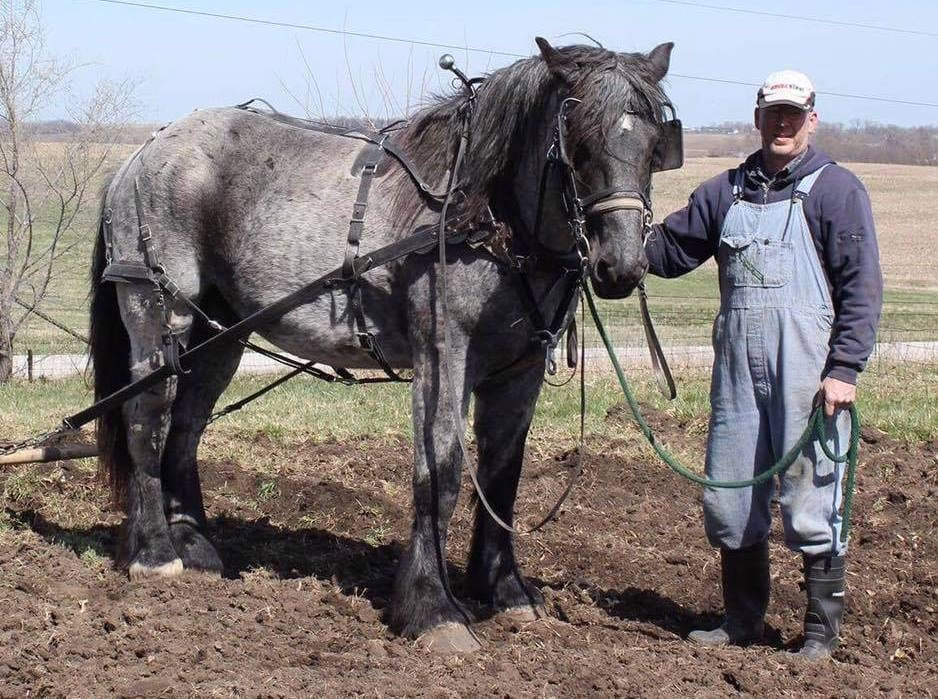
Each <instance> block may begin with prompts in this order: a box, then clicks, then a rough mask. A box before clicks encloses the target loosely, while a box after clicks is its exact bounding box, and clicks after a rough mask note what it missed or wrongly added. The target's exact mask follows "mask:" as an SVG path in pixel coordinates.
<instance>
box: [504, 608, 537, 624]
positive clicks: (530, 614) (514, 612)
mask: <svg viewBox="0 0 938 699" xmlns="http://www.w3.org/2000/svg"><path fill="white" fill-rule="evenodd" d="M499 616H504V617H507V618H508V619H511V620H512V621H516V622H519V623H528V622H531V621H537V620H538V619H546V618H547V611H546V610H545V609H544V607H543V606H541V605H532V604H519V605H517V606H515V607H507V608H506V609H503V610H501V611H500V612H499Z"/></svg>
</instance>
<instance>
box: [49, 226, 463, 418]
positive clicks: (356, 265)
mask: <svg viewBox="0 0 938 699" xmlns="http://www.w3.org/2000/svg"><path fill="white" fill-rule="evenodd" d="M454 237H455V236H454ZM447 238H449V232H447ZM463 239H464V237H463ZM436 242H437V228H435V227H427V228H425V229H423V230H421V231H418V232H417V233H414V234H413V235H411V236H409V237H407V238H404V239H403V240H399V241H397V242H394V243H391V244H390V245H385V246H384V247H382V248H378V249H377V250H374V251H372V252H370V253H368V254H366V255H363V256H361V257H358V258H356V259H355V261H354V262H353V263H352V272H353V275H354V277H359V276H361V275H362V274H364V273H365V272H367V271H368V270H370V269H373V268H374V267H380V266H381V265H385V264H388V263H389V262H393V261H394V260H398V259H400V258H402V257H406V256H407V255H409V254H411V253H413V252H417V251H418V250H421V249H426V248H427V247H429V246H431V245H433V244H434V243H436ZM347 281H348V280H347V279H345V278H343V277H342V270H341V268H338V269H334V270H332V271H331V272H328V273H326V274H324V275H322V276H321V277H319V278H317V279H314V280H313V281H311V282H310V283H308V284H306V285H305V286H303V287H301V288H299V289H297V290H296V291H294V292H293V293H292V294H288V295H287V296H284V297H283V298H281V299H280V300H278V301H275V302H274V303H272V304H270V305H269V306H265V307H264V308H262V309H260V310H258V311H256V312H254V313H252V314H251V315H249V316H247V317H246V318H242V319H241V320H240V321H238V322H237V323H235V324H234V325H232V326H230V327H228V328H227V329H225V330H223V331H222V332H219V333H218V334H217V335H213V336H212V337H210V338H208V339H206V340H204V341H203V342H201V343H200V344H198V345H196V346H195V347H192V348H188V349H185V351H183V352H182V353H181V354H180V355H179V359H181V360H182V359H194V358H196V357H198V356H201V355H203V354H206V353H207V352H208V351H209V350H211V349H212V348H213V347H215V346H216V345H218V344H219V343H224V342H230V341H234V340H238V339H241V338H244V337H247V336H248V335H250V334H251V333H252V332H253V331H254V330H255V329H257V328H259V327H261V326H262V325H264V324H265V323H269V322H270V321H272V320H275V319H277V318H279V317H281V316H283V315H286V314H287V313H289V312H290V311H292V310H294V309H295V308H299V307H300V306H302V305H304V304H307V303H309V302H310V301H313V300H315V299H316V298H317V297H318V296H319V294H320V293H322V291H323V290H325V289H332V288H334V287H335V286H337V285H338V284H342V283H345V282H347ZM172 374H173V371H172V369H171V368H170V367H169V366H167V365H166V364H163V365H162V366H160V368H158V369H156V370H155V371H154V372H152V373H150V374H147V375H146V376H144V377H143V378H141V379H138V380H137V381H135V382H133V383H131V384H128V385H127V386H124V387H123V388H121V389H119V390H117V391H115V392H114V393H112V394H111V395H109V396H107V397H105V398H103V399H102V400H100V401H98V402H97V403H95V404H94V405H92V406H90V407H88V408H85V409H84V410H82V411H80V412H77V413H75V414H74V415H70V416H69V417H66V418H65V419H64V420H63V421H62V424H63V426H64V427H67V428H74V429H77V428H79V427H81V426H83V425H86V424H88V423H89V422H91V421H92V420H94V419H95V418H97V417H99V416H100V415H103V414H105V413H107V412H109V411H111V410H113V409H114V408H115V407H117V406H119V405H121V404H122V403H124V402H125V401H127V400H128V399H130V398H133V397H134V396H136V395H139V394H140V393H142V392H143V391H145V390H147V389H148V388H150V387H151V386H153V385H155V384H157V383H159V382H160V381H163V380H164V379H166V378H168V377H169V376H171V375H172Z"/></svg>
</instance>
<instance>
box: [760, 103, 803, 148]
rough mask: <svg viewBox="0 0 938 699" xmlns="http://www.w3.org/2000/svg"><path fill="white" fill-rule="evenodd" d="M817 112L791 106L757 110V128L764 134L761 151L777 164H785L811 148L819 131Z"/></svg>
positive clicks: (784, 105)
mask: <svg viewBox="0 0 938 699" xmlns="http://www.w3.org/2000/svg"><path fill="white" fill-rule="evenodd" d="M817 119H818V118H817V113H816V112H815V111H814V110H813V109H812V110H811V111H808V112H806V111H804V110H803V109H799V108H798V107H793V106H791V105H788V104H777V105H773V106H771V107H762V108H759V107H756V111H755V122H756V128H757V129H759V132H760V133H761V134H762V152H763V153H764V154H765V155H766V156H769V157H770V158H771V160H773V161H775V162H776V163H785V162H787V161H789V160H791V159H792V158H794V157H795V156H796V155H799V154H800V153H801V152H802V151H803V150H804V149H805V148H807V147H808V139H809V138H810V137H811V135H812V134H813V133H814V132H815V131H816V130H817Z"/></svg>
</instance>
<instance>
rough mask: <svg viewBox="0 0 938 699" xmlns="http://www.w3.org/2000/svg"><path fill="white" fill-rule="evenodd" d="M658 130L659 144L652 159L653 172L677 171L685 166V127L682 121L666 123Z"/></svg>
mask: <svg viewBox="0 0 938 699" xmlns="http://www.w3.org/2000/svg"><path fill="white" fill-rule="evenodd" d="M658 130H659V135H658V143H656V144H655V151H654V153H653V154H652V157H651V171H652V172H665V171H667V170H677V169H678V168H679V167H682V166H683V165H684V127H683V126H682V125H681V120H680V119H671V120H670V121H666V122H664V123H663V124H661V125H660V126H659V127H658Z"/></svg>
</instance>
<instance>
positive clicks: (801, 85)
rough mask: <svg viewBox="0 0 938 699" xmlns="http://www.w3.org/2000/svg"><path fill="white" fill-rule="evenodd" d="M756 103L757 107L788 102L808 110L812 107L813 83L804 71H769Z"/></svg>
mask: <svg viewBox="0 0 938 699" xmlns="http://www.w3.org/2000/svg"><path fill="white" fill-rule="evenodd" d="M756 104H757V105H758V106H759V107H771V106H772V105H773V104H790V105H792V106H793V107H798V108H800V109H804V110H805V111H808V110H809V109H812V108H813V107H814V85H812V84H811V80H809V79H808V76H807V75H805V74H804V73H801V72H799V71H797V70H779V71H776V72H774V73H770V74H769V76H768V77H767V78H766V79H765V81H764V82H763V83H762V87H760V88H759V95H758V97H757V99H756Z"/></svg>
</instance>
